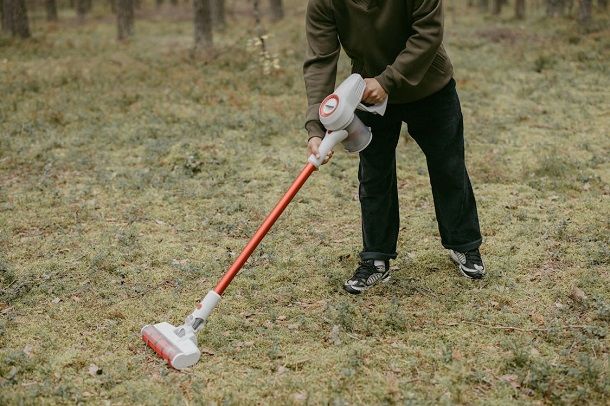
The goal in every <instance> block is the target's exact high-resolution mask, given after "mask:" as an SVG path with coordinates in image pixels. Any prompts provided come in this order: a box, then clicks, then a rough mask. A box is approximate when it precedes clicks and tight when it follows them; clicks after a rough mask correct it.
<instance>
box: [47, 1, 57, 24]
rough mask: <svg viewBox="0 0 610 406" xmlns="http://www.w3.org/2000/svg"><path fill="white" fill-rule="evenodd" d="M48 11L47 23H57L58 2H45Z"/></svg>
mask: <svg viewBox="0 0 610 406" xmlns="http://www.w3.org/2000/svg"><path fill="white" fill-rule="evenodd" d="M45 5H46V9H47V21H57V1H56V0H45Z"/></svg>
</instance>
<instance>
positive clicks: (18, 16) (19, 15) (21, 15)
mask: <svg viewBox="0 0 610 406" xmlns="http://www.w3.org/2000/svg"><path fill="white" fill-rule="evenodd" d="M2 17H3V19H2V20H3V22H4V27H5V30H6V31H7V32H10V33H11V35H12V36H13V37H21V38H29V37H30V35H31V34H30V24H29V21H28V10H27V7H26V4H25V0H4V1H3V16H2Z"/></svg>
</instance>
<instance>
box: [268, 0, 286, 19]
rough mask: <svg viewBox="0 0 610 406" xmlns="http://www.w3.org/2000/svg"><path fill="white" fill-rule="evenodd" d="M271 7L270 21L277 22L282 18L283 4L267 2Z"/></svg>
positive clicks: (272, 1) (274, 0) (276, 1)
mask: <svg viewBox="0 0 610 406" xmlns="http://www.w3.org/2000/svg"><path fill="white" fill-rule="evenodd" d="M269 5H270V6H271V21H279V20H281V19H282V18H284V4H283V3H282V0H269Z"/></svg>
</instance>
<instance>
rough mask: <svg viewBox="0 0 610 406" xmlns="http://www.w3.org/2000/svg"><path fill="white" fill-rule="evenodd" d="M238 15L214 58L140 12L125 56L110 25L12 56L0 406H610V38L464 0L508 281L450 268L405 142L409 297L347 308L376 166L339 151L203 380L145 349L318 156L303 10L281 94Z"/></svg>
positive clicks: (473, 103) (484, 213) (481, 135)
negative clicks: (312, 151)
mask: <svg viewBox="0 0 610 406" xmlns="http://www.w3.org/2000/svg"><path fill="white" fill-rule="evenodd" d="M96 7H98V6H96ZM235 7H238V8H239V12H238V13H236V16H239V18H236V21H234V22H232V24H231V25H230V27H229V29H228V30H227V31H226V32H225V33H223V34H220V35H218V36H217V37H216V40H217V43H218V45H219V49H220V50H221V51H222V52H221V53H220V54H219V55H218V56H217V58H216V59H214V60H207V61H204V60H200V59H197V58H196V57H194V56H193V55H192V54H191V50H190V47H191V38H190V35H191V34H190V33H191V22H190V20H187V19H184V20H181V19H179V18H178V19H167V18H165V15H164V14H161V15H154V14H150V15H148V14H146V15H142V16H141V18H138V21H137V29H136V30H137V31H136V36H135V37H134V38H133V40H132V41H131V42H130V43H127V44H117V43H116V42H115V39H114V38H115V29H116V28H115V26H114V23H113V22H112V21H111V20H110V19H106V18H105V16H106V14H104V13H105V11H104V10H103V9H102V6H99V7H98V8H97V9H96V10H97V11H96V14H95V15H96V16H99V17H100V18H99V19H97V18H96V19H95V20H91V21H89V22H87V23H86V24H84V25H72V24H70V23H69V21H68V20H65V21H62V22H61V23H60V24H61V29H59V30H58V29H55V28H53V27H52V26H50V25H49V26H47V25H46V23H43V22H40V20H37V25H36V29H35V30H34V35H35V38H34V40H32V41H13V40H8V39H6V38H4V37H2V38H0V89H2V92H1V93H2V97H1V98H0V312H1V314H0V403H1V404H23V403H25V404H33V403H36V404H39V403H42V404H57V403H60V404H62V403H69V404H72V403H93V404H98V403H105V402H106V401H110V402H111V403H120V404H123V403H124V404H179V403H189V404H190V403H194V404H199V403H204V404H207V403H210V404H252V403H263V404H292V403H294V404H299V403H305V404H307V403H310V404H329V403H332V404H337V405H339V404H395V403H399V404H403V403H404V404H439V403H441V404H455V403H463V404H471V403H480V404H512V403H515V402H517V403H530V402H546V403H568V404H570V403H572V404H596V403H597V404H599V403H602V402H603V399H605V398H607V397H608V396H609V393H610V390H609V388H610V383H609V379H610V378H609V375H608V370H609V366H608V357H607V353H608V336H607V323H608V318H609V314H610V312H609V310H608V309H609V302H608V299H607V298H608V297H610V290H609V286H610V283H609V282H610V281H609V274H608V264H609V255H608V248H607V247H608V233H607V230H608V220H607V217H608V216H607V213H608V212H610V206H609V205H608V199H607V196H608V192H609V190H610V189H609V186H608V182H610V177H609V175H608V173H609V172H608V162H609V161H608V159H607V157H608V156H609V153H610V149H609V146H608V142H607V135H608V134H607V129H608V125H607V112H606V111H605V110H604V107H605V106H606V105H607V100H606V99H607V94H606V93H607V92H604V90H605V89H608V87H609V86H610V83H609V78H610V76H609V75H608V64H607V61H606V60H605V59H604V55H605V54H606V53H607V52H606V51H607V49H608V46H609V42H608V38H610V35H608V32H607V29H606V30H605V31H604V30H602V31H595V30H594V31H592V32H590V33H581V32H578V31H577V30H576V29H575V27H574V26H573V25H572V23H571V22H570V21H567V20H557V19H553V20H552V21H550V22H549V21H548V20H540V21H539V20H538V17H537V16H532V18H531V19H529V20H528V21H527V25H525V26H523V27H522V26H521V25H520V23H519V24H517V23H516V22H514V21H512V20H503V19H494V20H491V19H489V18H481V16H480V15H479V14H478V13H476V12H472V10H468V11H466V10H465V9H463V8H462V7H461V6H452V7H453V8H452V9H451V10H450V11H448V17H447V28H446V47H447V49H448V52H449V54H450V55H451V58H452V60H453V62H454V65H455V68H456V79H457V82H458V89H459V92H460V98H461V101H462V108H463V112H464V119H465V128H466V144H467V147H466V150H467V162H468V169H469V172H470V174H471V177H472V181H473V185H474V188H475V190H476V194H477V203H478V206H479V208H480V217H481V224H482V227H483V233H484V235H485V244H484V245H483V247H482V250H483V254H484V257H485V259H486V262H487V265H488V268H489V275H488V276H487V278H486V279H484V280H482V281H469V280H466V279H464V278H462V277H460V276H459V274H458V273H457V271H456V270H455V268H454V266H453V265H452V263H451V261H450V260H449V259H448V258H447V256H446V254H445V253H444V252H443V250H442V249H441V247H440V244H439V241H438V230H437V225H436V221H435V219H434V209H433V203H432V198H431V193H430V190H429V183H428V179H427V173H426V170H425V167H426V164H425V159H424V157H423V156H422V154H421V151H419V149H418V147H417V145H416V144H415V143H413V142H408V137H407V131H403V136H404V138H405V140H406V141H407V142H401V143H400V145H399V147H398V150H397V163H398V177H399V192H400V204H401V207H402V212H401V224H402V227H403V228H402V230H401V235H400V244H399V253H400V256H399V258H398V259H397V260H396V261H395V262H394V263H393V265H395V266H396V267H397V268H398V269H397V270H396V271H394V275H393V277H392V280H391V282H390V283H388V284H387V285H385V286H384V287H380V288H376V289H374V290H371V291H370V292H367V294H366V295H362V296H361V297H351V296H347V295H346V294H345V293H344V292H343V291H342V289H341V284H342V283H343V281H344V279H345V278H346V276H348V275H349V274H350V273H351V272H352V271H353V269H354V267H355V266H356V264H357V252H358V250H359V245H360V219H359V205H358V202H357V199H354V196H355V194H356V192H357V177H356V171H357V157H354V156H347V155H345V154H341V153H338V154H337V155H336V156H335V158H333V161H332V162H331V163H330V164H329V165H327V166H325V167H324V168H322V170H320V171H319V172H316V173H315V174H314V175H313V177H312V179H311V180H310V181H309V182H308V183H307V184H306V185H305V186H304V187H303V189H302V190H301V191H300V192H299V195H298V196H297V198H296V199H295V201H294V202H293V203H292V204H291V205H290V206H289V208H288V209H287V211H286V213H285V214H284V215H283V216H282V217H281V218H280V220H279V221H278V223H277V224H276V225H275V226H274V227H273V229H272V230H271V232H270V233H269V235H268V236H267V237H266V238H265V240H264V241H263V242H262V243H261V245H260V247H259V248H258V249H257V251H256V252H255V253H254V255H253V256H252V258H251V259H250V261H249V262H248V264H246V266H245V267H244V269H243V270H242V272H241V274H240V275H239V276H238V277H237V278H236V279H235V281H234V282H233V284H232V285H231V287H230V288H229V289H228V290H227V293H226V298H225V299H224V300H223V301H222V303H221V305H220V306H219V307H218V308H217V309H216V310H215V312H214V314H213V315H212V317H211V318H210V320H209V323H208V324H207V325H206V327H205V329H204V331H203V332H202V334H201V336H200V345H201V346H202V347H204V348H205V349H206V352H205V354H204V355H203V357H202V360H201V362H200V363H199V364H198V365H197V366H196V367H195V368H193V369H192V370H191V371H188V372H186V373H182V372H177V371H174V370H171V369H168V368H167V367H166V365H165V364H164V363H163V361H162V360H160V359H158V358H157V357H156V356H155V355H154V354H153V353H152V351H150V350H149V349H148V348H147V347H145V346H144V344H143V343H142V342H141V340H140V339H139V337H138V332H139V330H140V328H141V327H142V325H143V324H145V323H152V322H158V321H164V320H167V321H170V322H172V323H179V322H181V321H182V320H183V318H184V316H185V315H186V314H187V313H188V312H190V311H191V310H192V308H193V306H194V304H195V303H196V302H197V301H198V300H199V299H200V298H201V296H202V295H203V294H205V292H206V291H207V290H209V289H211V288H213V287H214V284H215V283H216V281H217V279H218V278H219V277H220V276H221V275H222V274H223V273H224V271H225V270H226V269H227V267H228V266H229V265H230V263H231V262H232V261H233V260H234V259H235V257H236V255H237V254H238V253H239V251H240V250H241V249H242V247H243V246H244V244H245V243H246V242H247V240H248V238H249V237H250V236H251V235H252V233H253V232H254V231H255V230H256V228H257V227H258V225H259V224H260V222H261V221H262V220H263V219H264V217H265V215H266V214H267V212H268V211H269V210H270V208H271V207H272V206H273V205H274V204H275V203H276V201H277V199H278V198H279V197H280V195H281V194H282V193H283V192H284V191H285V189H286V187H287V186H288V185H289V184H290V182H291V181H292V180H293V178H294V176H296V174H297V173H298V171H299V170H300V168H301V167H302V165H303V164H304V162H305V158H306V157H305V151H304V147H303V140H304V137H305V134H303V130H302V129H301V127H302V117H303V109H304V100H305V95H304V88H303V82H302V78H301V68H300V63H301V62H300V61H301V57H302V55H301V48H302V46H301V45H302V44H303V41H304V37H303V15H302V13H303V10H304V8H303V7H304V6H303V4H302V2H297V1H296V0H294V1H293V0H291V1H288V2H287V8H289V9H290V10H292V11H291V12H290V13H288V14H289V15H288V17H287V18H286V20H285V21H283V22H280V23H278V24H275V25H269V27H268V28H269V29H270V31H271V33H272V34H273V35H272V37H271V38H270V40H269V45H270V47H272V48H273V50H272V52H273V53H275V54H277V55H278V56H279V58H280V65H281V67H282V68H281V69H280V70H279V71H276V72H274V73H273V74H272V75H269V76H265V75H262V74H261V66H260V65H259V64H258V63H257V62H256V59H255V58H252V56H251V54H249V53H248V52H247V51H246V49H245V48H246V47H247V46H246V38H244V33H245V32H249V31H248V30H251V28H252V21H251V20H249V19H246V18H242V15H245V14H243V12H244V11H245V7H246V6H245V5H243V6H238V5H235ZM451 13H455V15H452V14H451ZM162 16H163V18H162ZM73 17H74V16H73V15H70V16H68V15H66V16H64V18H73ZM600 18H601V17H600ZM600 21H601V20H600ZM603 21H605V20H603ZM524 27H525V28H524ZM575 38H577V40H575ZM299 44H300V45H299ZM349 68H350V67H349V63H348V61H347V60H346V59H345V58H342V59H341V61H340V66H339V72H340V74H339V75H340V77H344V76H345V75H347V74H348V72H349ZM575 72H576V73H575ZM304 281H305V283H304ZM575 287H578V288H579V289H581V290H582V291H583V292H584V293H585V295H586V298H585V299H579V298H578V297H576V299H575V298H574V295H572V292H573V289H574V288H575ZM92 364H94V365H95V366H96V369H95V368H94V369H92V370H90V368H91V365H92ZM90 371H97V372H94V373H91V372H90Z"/></svg>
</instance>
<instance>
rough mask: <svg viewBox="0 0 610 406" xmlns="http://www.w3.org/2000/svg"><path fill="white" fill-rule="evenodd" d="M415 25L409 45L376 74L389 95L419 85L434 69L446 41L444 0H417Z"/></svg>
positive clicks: (414, 6)
mask: <svg viewBox="0 0 610 406" xmlns="http://www.w3.org/2000/svg"><path fill="white" fill-rule="evenodd" d="M411 27H412V30H413V35H411V36H410V37H409V39H408V40H407V43H406V45H405V48H404V49H403V50H402V51H401V52H400V54H398V56H397V57H396V59H395V60H394V62H393V63H392V64H391V65H388V66H387V67H386V69H385V70H384V71H383V72H382V73H381V74H380V75H378V76H376V77H375V79H377V81H378V82H379V84H380V85H381V86H382V87H383V88H384V89H385V91H386V92H387V93H388V94H391V93H392V91H393V90H394V89H396V88H397V87H399V86H400V83H401V82H402V83H408V84H409V85H410V86H417V85H418V84H419V83H420V82H421V81H422V79H423V78H424V76H425V74H426V72H427V71H428V69H429V68H430V65H431V64H432V61H433V60H434V57H435V55H436V52H437V51H438V49H439V47H440V46H441V44H442V42H443V4H442V0H416V1H415V2H414V5H413V13H412V23H411Z"/></svg>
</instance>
